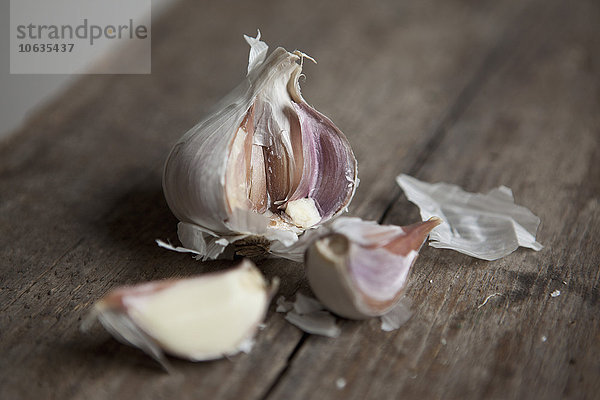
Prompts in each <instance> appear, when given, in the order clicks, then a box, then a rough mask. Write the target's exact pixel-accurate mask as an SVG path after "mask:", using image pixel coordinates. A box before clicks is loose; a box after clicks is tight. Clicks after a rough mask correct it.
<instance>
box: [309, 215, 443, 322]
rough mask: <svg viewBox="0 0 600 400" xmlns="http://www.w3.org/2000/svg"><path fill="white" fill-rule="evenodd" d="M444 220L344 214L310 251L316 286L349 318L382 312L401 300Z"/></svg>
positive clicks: (328, 304)
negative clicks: (380, 219) (406, 221)
mask: <svg viewBox="0 0 600 400" xmlns="http://www.w3.org/2000/svg"><path fill="white" fill-rule="evenodd" d="M441 222H442V221H441V220H440V219H439V218H436V217H433V218H431V219H429V220H428V221H424V222H420V223H416V224H413V225H410V226H406V227H399V226H393V225H378V224H377V223H376V222H373V221H363V220H361V219H358V218H338V219H337V220H335V221H334V222H333V223H332V224H331V226H330V227H329V230H330V233H328V234H327V235H324V236H322V237H320V238H319V239H317V240H315V241H314V242H313V243H312V244H311V245H310V247H309V248H308V250H307V251H306V256H305V263H306V276H307V278H308V282H309V284H310V287H311V289H312V290H313V292H314V293H315V295H316V296H317V298H318V299H319V301H321V303H323V304H324V305H325V306H326V307H327V308H328V309H329V310H331V311H333V312H334V313H336V314H338V315H340V316H342V317H345V318H349V319H365V318H370V317H375V316H381V315H384V314H386V313H387V312H388V311H390V310H391V309H392V308H393V307H394V306H395V305H396V304H397V303H398V302H399V301H400V299H401V297H402V295H403V291H404V288H405V287H406V282H407V280H408V276H409V273H410V269H411V267H412V265H413V264H414V262H415V260H416V258H417V255H418V253H419V249H420V248H421V246H422V245H423V243H424V242H425V239H426V238H427V235H428V234H429V232H430V231H431V230H432V229H433V228H435V227H436V226H437V225H439V224H440V223H441Z"/></svg>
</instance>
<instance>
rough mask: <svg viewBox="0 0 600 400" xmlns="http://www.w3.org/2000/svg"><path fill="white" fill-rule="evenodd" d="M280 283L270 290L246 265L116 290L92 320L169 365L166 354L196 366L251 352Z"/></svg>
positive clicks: (100, 304)
mask: <svg viewBox="0 0 600 400" xmlns="http://www.w3.org/2000/svg"><path fill="white" fill-rule="evenodd" d="M277 282H278V281H277V280H274V282H273V283H272V284H271V285H268V284H267V282H266V281H265V279H264V278H263V276H262V274H261V273H260V271H259V270H258V269H257V268H256V266H255V265H254V264H253V263H252V262H251V261H248V260H244V261H243V262H242V263H241V264H240V265H239V266H237V267H235V268H232V269H229V270H227V271H223V272H217V273H212V274H206V275H202V276H198V277H194V278H187V279H170V280H164V281H157V282H149V283H144V284H140V285H135V286H129V287H122V288H118V289H115V290H113V291H112V292H110V293H109V294H108V295H106V296H105V297H104V298H102V299H101V300H99V301H98V302H97V303H96V304H95V305H94V309H93V311H92V314H91V316H92V317H96V318H98V320H100V322H101V323H102V325H103V326H104V327H105V328H106V330H108V331H109V332H110V333H111V334H112V335H113V336H115V337H116V338H117V339H119V340H120V341H122V342H124V343H126V344H130V345H133V346H135V347H138V348H140V349H141V350H143V351H145V352H146V353H148V354H149V355H150V356H152V357H154V358H155V359H156V360H157V361H159V362H161V363H162V364H163V365H164V366H166V365H167V363H166V360H165V357H164V355H163V352H165V353H168V354H171V355H174V356H177V357H181V358H184V359H188V360H191V361H203V360H212V359H218V358H222V357H224V356H229V355H233V354H236V353H238V352H240V351H246V352H247V351H248V350H249V346H250V345H251V344H252V340H253V337H254V335H255V333H256V331H257V328H258V326H259V324H260V323H261V321H262V320H263V319H264V317H265V314H266V312H267V308H268V306H269V302H270V298H271V294H272V293H273V292H274V291H275V290H276V287H277Z"/></svg>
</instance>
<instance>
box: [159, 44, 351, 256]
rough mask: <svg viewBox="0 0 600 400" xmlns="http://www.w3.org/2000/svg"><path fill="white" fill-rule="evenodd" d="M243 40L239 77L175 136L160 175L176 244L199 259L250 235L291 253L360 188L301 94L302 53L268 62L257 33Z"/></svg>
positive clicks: (341, 139)
mask: <svg viewBox="0 0 600 400" xmlns="http://www.w3.org/2000/svg"><path fill="white" fill-rule="evenodd" d="M246 40H247V41H248V43H249V44H250V47H251V50H250V57H249V63H248V75H247V76H246V79H245V80H244V81H243V82H242V84H241V85H240V86H238V88H236V89H235V90H234V91H233V92H232V93H231V94H229V95H228V96H227V97H226V98H225V99H223V100H222V101H221V102H220V103H219V105H218V106H217V108H216V111H215V112H214V113H213V114H211V115H209V116H207V117H206V118H205V119H204V120H203V121H201V122H200V123H198V124H197V125H196V126H195V127H193V128H192V129H191V130H190V131H188V132H187V133H186V134H185V135H184V136H183V137H182V138H181V139H180V140H179V142H178V143H177V144H176V145H175V146H174V147H173V149H172V151H171V153H170V155H169V157H168V159H167V161H166V163H165V168H164V173H163V190H164V193H165V198H166V200H167V203H168V204H169V207H170V208H171V210H172V211H173V213H174V214H175V216H176V217H177V218H178V219H179V220H180V221H181V222H180V227H179V238H180V240H181V242H182V243H183V245H184V246H185V247H186V248H188V249H191V250H195V251H197V252H198V253H199V255H200V256H201V257H203V258H211V259H212V258H216V257H219V256H221V254H222V253H223V251H224V250H225V248H226V247H227V246H229V245H231V244H233V243H235V242H237V241H240V240H244V239H247V238H250V241H254V240H256V239H255V238H256V237H258V238H263V239H265V240H266V241H267V242H268V243H269V244H270V243H274V245H275V247H278V246H279V247H281V246H283V247H289V246H290V245H292V244H293V243H295V242H296V241H297V240H298V237H299V236H300V235H302V234H303V232H304V231H305V230H306V229H309V228H314V227H317V226H319V225H321V224H323V223H325V222H327V221H329V220H331V219H332V218H334V217H336V216H337V215H339V214H340V213H342V212H343V211H345V210H346V208H347V206H348V204H349V203H350V201H351V199H352V197H353V195H354V192H355V190H356V186H357V184H358V179H357V162H356V158H355V157H354V154H353V152H352V149H351V148H350V144H349V142H348V140H347V139H346V137H345V136H344V134H343V133H342V132H341V131H340V130H339V129H338V128H337V127H336V126H335V125H334V124H333V123H332V122H331V121H330V120H329V119H328V118H327V117H325V116H324V115H322V114H321V113H319V112H318V111H316V110H315V109H314V108H312V107H311V106H310V105H308V104H307V103H306V101H305V100H304V99H303V98H302V95H301V93H300V87H299V84H298V79H299V77H300V76H301V71H302V62H303V59H304V58H309V57H308V56H306V55H305V54H303V53H300V52H298V51H295V52H292V53H290V52H288V51H286V50H284V49H283V48H277V49H275V50H274V51H273V52H272V53H271V54H270V55H268V56H267V48H268V47H267V45H266V44H265V43H264V42H262V41H260V33H259V35H258V36H257V37H256V38H250V37H246ZM182 225H183V227H182ZM264 247H266V250H267V251H268V250H269V247H270V246H264Z"/></svg>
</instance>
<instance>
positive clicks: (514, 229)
mask: <svg viewBox="0 0 600 400" xmlns="http://www.w3.org/2000/svg"><path fill="white" fill-rule="evenodd" d="M396 181H397V182H398V184H399V185H400V187H401V188H402V190H403V191H404V193H405V194H406V197H407V198H408V200H410V201H411V202H413V203H415V204H416V205H417V206H418V207H419V209H420V211H421V218H423V220H425V219H428V218H430V217H431V216H432V215H436V216H438V217H440V218H441V219H442V220H443V221H444V222H443V223H442V224H441V225H439V226H438V227H437V228H435V229H434V230H433V231H432V232H431V234H430V236H429V238H430V240H431V241H430V242H429V245H430V246H432V247H437V248H443V249H452V250H456V251H459V252H461V253H464V254H467V255H470V256H472V257H477V258H481V259H484V260H489V261H491V260H497V259H499V258H502V257H505V256H507V255H509V254H510V253H512V252H513V251H515V250H516V249H517V248H518V247H519V246H523V247H528V248H531V249H533V250H536V251H539V250H541V249H542V248H543V246H542V245H541V244H540V243H538V242H536V240H535V235H536V231H537V228H538V226H539V225H540V219H539V218H538V217H537V216H535V215H534V214H533V213H532V212H531V211H529V210H528V209H527V208H525V207H522V206H519V205H516V204H515V200H514V197H513V194H512V191H511V190H510V189H509V188H507V187H506V186H500V187H499V188H496V189H493V190H491V191H490V192H489V193H487V194H479V193H468V192H465V191H464V190H462V189H461V188H460V187H458V186H456V185H451V184H448V183H435V184H430V183H426V182H422V181H419V180H418V179H415V178H413V177H410V176H408V175H404V174H402V175H399V176H398V177H397V178H396Z"/></svg>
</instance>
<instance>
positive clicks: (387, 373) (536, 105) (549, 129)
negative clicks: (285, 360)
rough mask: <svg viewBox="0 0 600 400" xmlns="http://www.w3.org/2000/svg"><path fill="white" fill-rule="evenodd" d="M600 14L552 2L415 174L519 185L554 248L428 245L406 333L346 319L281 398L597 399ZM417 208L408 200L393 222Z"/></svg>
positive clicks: (474, 187) (295, 369)
mask: <svg viewBox="0 0 600 400" xmlns="http://www.w3.org/2000/svg"><path fill="white" fill-rule="evenodd" d="M599 18H600V7H598V4H597V3H595V2H591V1H590V2H581V3H578V6H577V7H572V6H571V5H568V4H566V3H556V2H555V3H553V4H546V5H545V6H544V10H540V15H539V17H538V18H537V19H536V21H537V25H533V26H532V27H531V29H530V30H528V32H527V33H526V34H525V35H523V36H522V37H521V40H520V41H519V43H516V44H515V45H514V48H513V49H512V50H513V51H512V52H511V54H507V55H506V57H507V59H506V60H505V62H504V64H503V65H502V66H501V68H500V70H499V73H498V74H495V75H493V78H492V79H491V80H490V81H489V82H486V83H485V84H484V85H483V87H482V88H481V90H480V91H479V93H477V95H476V96H475V97H474V99H473V101H472V103H471V104H469V105H468V107H466V109H465V113H464V115H462V116H460V117H459V118H457V120H456V122H455V123H453V124H452V125H451V126H449V127H448V131H447V132H446V133H445V134H444V135H443V140H442V141H441V142H440V143H439V145H437V146H436V147H435V149H434V151H432V152H431V153H429V154H428V155H427V158H426V160H425V161H426V162H425V163H423V164H422V166H421V167H420V168H419V169H418V170H416V172H417V173H418V176H419V177H420V178H422V179H424V180H428V181H447V182H453V183H457V184H460V185H462V186H464V187H466V188H467V189H468V190H471V191H486V190H489V189H491V188H493V187H496V186H498V185H501V184H506V185H509V186H511V187H512V188H513V190H514V192H515V194H516V198H517V201H518V203H520V204H523V205H526V206H528V207H530V208H531V209H533V210H534V211H535V212H536V213H537V214H538V215H540V217H541V219H542V221H543V222H542V226H541V229H540V233H539V238H540V240H541V242H542V243H544V244H545V245H546V248H545V249H544V250H543V251H541V252H539V253H535V252H532V251H531V250H519V251H517V252H515V253H513V254H512V255H510V256H508V257H506V258H504V259H502V260H499V261H495V262H485V261H479V260H475V259H472V258H470V257H467V256H463V255H460V254H457V253H454V252H451V251H448V250H437V249H433V248H424V249H423V250H422V256H421V258H420V259H419V260H418V262H417V265H416V267H415V270H414V272H413V275H412V278H411V281H410V285H409V288H408V295H409V296H410V297H411V298H412V299H413V303H414V311H415V315H414V316H413V318H412V320H411V321H409V323H408V324H407V326H406V327H405V328H404V329H401V330H400V331H398V332H397V333H396V334H394V335H389V334H385V333H382V332H379V330H378V326H377V323H376V322H374V321H370V322H369V323H368V324H361V323H352V322H347V323H345V324H344V335H343V336H342V337H341V338H340V339H339V340H337V341H335V342H327V341H325V340H314V341H313V340H310V341H309V342H310V343H309V345H307V346H304V347H303V348H302V349H301V350H300V351H299V352H298V355H297V356H296V357H295V358H294V360H293V361H292V366H291V367H290V368H289V373H288V375H287V376H286V377H284V379H282V380H281V383H280V385H279V387H278V388H277V389H276V390H275V391H274V392H273V396H272V398H285V399H290V398H306V397H307V396H309V395H310V394H314V393H318V394H319V397H321V396H322V397H328V398H344V399H346V398H357V399H358V398H361V399H362V398H457V399H458V398H544V399H548V398H596V397H597V393H598V392H599V390H600V383H599V382H598V379H597V377H598V373H599V372H600V362H599V361H598V360H599V359H600V358H599V355H600V343H599V341H598V332H599V328H600V324H599V322H600V320H599V311H600V305H599V304H598V286H599V284H600V253H599V252H598V246H600V239H599V234H600V230H599V226H600V202H599V199H600V186H599V184H600V176H599V173H600V170H599V168H598V163H599V160H600V141H599V136H598V134H599V132H600V116H599V114H598V110H599V109H600V103H599V100H600V99H599V97H598V93H599V90H600V80H599V78H598V77H599V76H600V58H599V54H598V51H597V49H598V48H599V47H598V45H599V44H600V31H598V29H597V23H596V22H595V21H598V19H599ZM417 218H418V212H417V210H416V207H414V206H412V205H410V203H409V202H408V201H407V200H406V199H405V198H404V197H402V198H401V199H400V200H399V201H398V202H397V203H396V204H395V205H394V208H393V209H392V210H391V212H390V213H389V214H388V216H387V219H386V222H389V223H395V224H401V223H407V222H410V221H411V220H414V219H417ZM554 290H560V291H561V295H560V296H559V297H555V298H553V297H551V296H550V293H552V292H553V291H554ZM495 293H498V295H497V296H494V297H492V298H490V299H489V300H488V302H487V303H486V304H485V305H483V306H482V304H483V303H484V301H485V299H486V298H487V297H488V296H489V295H492V294H495ZM365 338H368V340H365ZM339 377H343V378H345V379H346V381H347V382H348V383H347V386H346V387H345V388H344V389H343V390H338V389H337V388H336V385H335V380H336V379H337V378H339ZM301 380H309V381H310V382H311V385H310V387H308V386H307V387H305V386H300V385H297V384H296V382H298V381H301Z"/></svg>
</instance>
